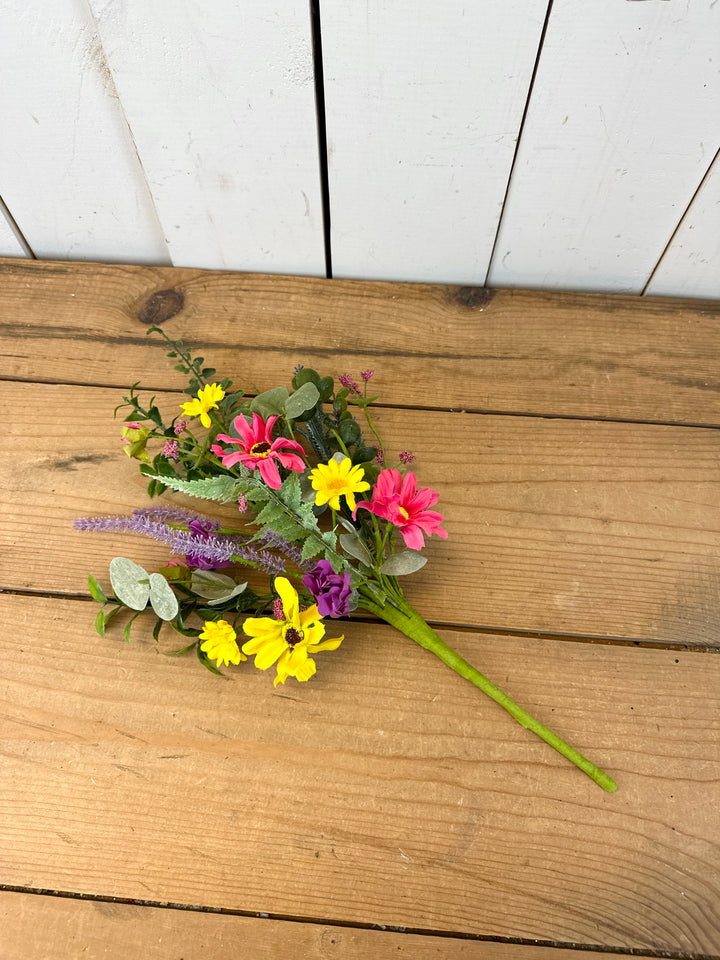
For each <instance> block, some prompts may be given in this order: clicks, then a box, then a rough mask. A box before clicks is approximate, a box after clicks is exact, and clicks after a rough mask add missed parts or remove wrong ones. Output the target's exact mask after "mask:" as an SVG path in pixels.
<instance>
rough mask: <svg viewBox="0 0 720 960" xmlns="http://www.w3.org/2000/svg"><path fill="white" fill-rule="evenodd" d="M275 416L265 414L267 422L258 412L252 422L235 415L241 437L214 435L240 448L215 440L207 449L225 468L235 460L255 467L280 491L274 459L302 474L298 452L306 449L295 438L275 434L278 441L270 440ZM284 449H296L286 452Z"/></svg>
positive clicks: (222, 434) (246, 465)
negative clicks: (234, 448) (228, 446)
mask: <svg viewBox="0 0 720 960" xmlns="http://www.w3.org/2000/svg"><path fill="white" fill-rule="evenodd" d="M277 419H278V418H277V417H268V419H267V422H266V421H265V420H263V418H262V417H260V416H258V414H257V413H254V414H253V420H252V423H248V422H247V420H246V419H245V417H243V416H239V417H235V420H234V421H233V426H234V427H235V429H236V430H237V432H238V433H239V434H240V437H241V439H240V440H238V439H237V437H228V436H227V435H226V434H224V433H219V434H218V437H217V438H218V440H222V441H224V442H225V443H232V444H234V445H235V446H236V447H239V449H238V450H227V449H223V448H222V447H221V446H220V445H219V444H217V443H214V444H213V445H212V447H210V449H211V450H212V452H213V453H214V454H216V456H218V457H220V458H221V459H222V462H223V466H224V467H232V466H234V464H236V463H242V465H243V466H244V467H249V469H250V470H256V469H258V470H260V476H261V477H262V478H263V480H264V481H265V483H266V484H267V485H268V486H269V487H271V488H272V489H273V490H279V489H280V485H281V483H282V481H281V480H280V472H279V470H278V468H277V465H276V464H275V462H274V461H275V460H277V461H278V463H280V464H282V466H283V467H286V468H287V469H288V470H295V471H296V473H302V472H303V470H304V469H305V464H304V462H303V461H302V460H301V458H300V457H299V456H297V454H298V453H299V454H304V453H305V451H304V450H303V448H302V447H301V446H300V444H299V443H297V441H295V440H288V438H287V437H278V438H277V440H273V439H272V429H273V426H274V425H275V421H276V420H277ZM285 450H292V451H295V452H294V453H285V452H284V451H285Z"/></svg>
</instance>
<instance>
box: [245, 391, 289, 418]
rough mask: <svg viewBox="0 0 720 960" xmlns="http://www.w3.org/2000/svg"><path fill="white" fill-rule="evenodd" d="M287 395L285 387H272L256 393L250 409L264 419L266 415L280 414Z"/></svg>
mask: <svg viewBox="0 0 720 960" xmlns="http://www.w3.org/2000/svg"><path fill="white" fill-rule="evenodd" d="M289 396H290V394H289V393H288V388H287V387H273V388H272V390H266V391H265V393H260V394H258V395H257V397H255V399H254V400H253V401H252V403H251V404H250V410H251V411H252V412H253V413H258V414H260V416H261V417H262V418H263V419H264V420H267V418H268V417H272V416H280V415H281V414H282V412H283V408H284V407H285V404H286V403H287V400H288V397H289Z"/></svg>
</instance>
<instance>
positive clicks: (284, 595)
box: [275, 577, 317, 630]
mask: <svg viewBox="0 0 720 960" xmlns="http://www.w3.org/2000/svg"><path fill="white" fill-rule="evenodd" d="M275 590H276V591H277V593H278V596H279V597H280V599H281V600H282V605H283V614H284V616H285V622H286V623H290V624H293V625H294V626H296V627H299V629H301V630H302V621H301V620H300V619H299V617H298V611H299V607H300V604H299V601H298V595H297V590H296V589H295V587H293V585H292V584H291V583H290V581H289V580H288V579H287V577H275ZM310 609H311V610H312V607H311V608H310ZM305 613H307V611H305ZM316 616H317V611H316ZM281 628H282V625H281Z"/></svg>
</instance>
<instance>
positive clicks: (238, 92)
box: [89, 0, 325, 275]
mask: <svg viewBox="0 0 720 960" xmlns="http://www.w3.org/2000/svg"><path fill="white" fill-rule="evenodd" d="M89 2H90V7H91V8H92V10H93V13H94V15H95V18H96V22H97V26H98V30H99V32H100V36H101V37H102V42H103V47H104V50H105V54H106V56H107V58H108V63H109V65H110V68H111V70H112V73H113V77H114V80H115V83H116V86H117V89H118V91H119V94H120V97H121V100H122V103H123V107H124V110H125V114H126V116H127V118H128V121H129V124H130V127H131V128H132V131H133V136H134V139H135V143H136V145H137V149H138V152H139V155H140V157H141V159H142V163H143V168H144V170H145V173H146V175H147V178H148V182H149V184H150V189H151V191H152V195H153V198H154V200H155V204H156V206H157V210H158V215H159V217H160V221H161V223H162V225H163V228H164V231H165V235H166V237H167V240H168V244H169V247H170V252H171V256H172V260H173V263H175V264H176V265H182V266H195V267H213V268H229V269H237V270H257V271H264V272H285V273H298V274H315V275H324V273H325V255H324V239H323V219H322V206H321V192H320V179H319V164H318V145H317V127H316V111H315V90H314V82H313V68H312V44H311V24H310V11H309V5H308V2H307V0H243V2H241V3H238V2H237V0H212V2H210V3H208V2H204V0H203V2H200V0H153V2H151V3H148V2H147V0H89Z"/></svg>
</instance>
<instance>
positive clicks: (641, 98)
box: [488, 0, 720, 294]
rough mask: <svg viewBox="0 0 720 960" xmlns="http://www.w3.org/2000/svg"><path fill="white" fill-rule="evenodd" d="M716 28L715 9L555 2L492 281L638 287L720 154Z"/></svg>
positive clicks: (718, 15)
mask: <svg viewBox="0 0 720 960" xmlns="http://www.w3.org/2000/svg"><path fill="white" fill-rule="evenodd" d="M719 30H720V10H718V9H717V8H713V7H712V6H711V5H709V4H690V5H684V6H682V7H679V6H678V5H677V4H665V3H622V4H618V5H617V6H614V7H613V10H612V13H611V14H609V13H608V7H607V4H606V3H604V2H603V0H555V2H554V3H553V6H552V12H551V15H550V20H549V24H548V29H547V33H546V37H545V43H544V45H543V50H542V54H541V57H540V63H539V66H538V71H537V74H536V77H535V82H534V85H533V91H532V97H531V100H530V104H529V109H528V113H527V116H526V119H525V124H524V126H523V133H522V138H521V141H520V145H519V150H518V155H517V160H516V163H515V166H514V169H513V176H512V180H511V183H510V189H509V193H508V198H507V203H506V205H505V210H504V212H503V218H502V222H501V225H500V232H499V235H498V242H497V246H496V248H495V253H494V255H493V262H492V265H491V267H490V273H489V276H488V282H489V283H490V284H491V285H493V286H527V287H543V288H546V289H547V288H559V289H566V290H567V289H574V290H614V291H617V292H625V293H640V292H642V290H643V288H644V287H645V284H646V282H647V280H648V278H649V277H650V274H651V273H652V271H653V269H654V267H655V265H656V263H657V261H658V259H659V258H660V256H661V254H662V252H663V250H664V249H665V246H666V244H667V242H668V241H669V239H670V237H671V236H672V234H673V231H674V230H675V227H676V226H677V224H678V222H679V221H680V218H681V217H682V215H683V213H684V212H685V209H686V207H687V205H688V203H689V202H690V200H691V199H692V196H693V194H694V192H695V190H696V188H697V186H698V184H699V183H700V181H701V179H702V177H703V175H704V173H705V171H706V169H707V166H708V163H709V161H710V159H711V157H712V154H713V152H714V151H715V150H716V149H717V126H716V117H717V116H718V114H720V78H719V76H718V71H717V66H716V64H714V59H715V58H716V56H717V38H718V31H719ZM715 232H717V231H715ZM713 248H714V243H713V245H712V246H711V247H710V248H709V250H712V249H713ZM665 292H672V293H675V294H679V293H682V285H678V287H674V288H673V287H666V288H665Z"/></svg>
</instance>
